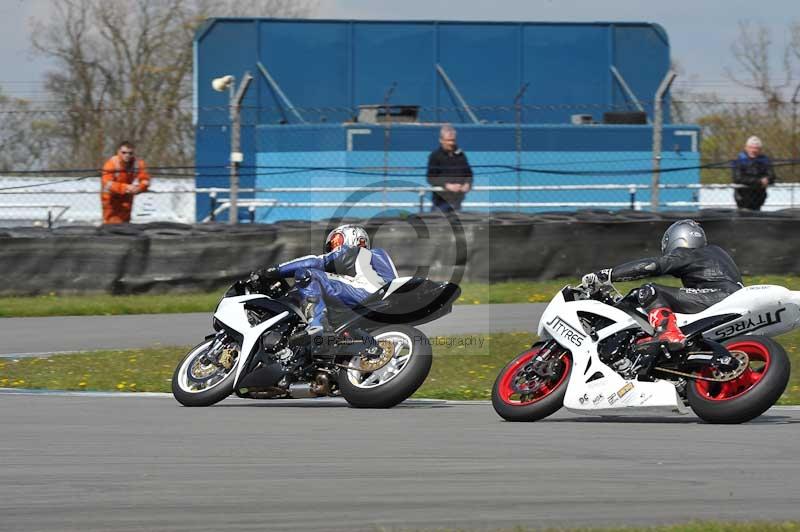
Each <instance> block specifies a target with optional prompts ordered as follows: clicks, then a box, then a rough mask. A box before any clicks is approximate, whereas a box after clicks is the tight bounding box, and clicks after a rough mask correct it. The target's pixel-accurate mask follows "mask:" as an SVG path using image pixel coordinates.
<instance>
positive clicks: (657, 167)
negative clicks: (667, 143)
mask: <svg viewBox="0 0 800 532" xmlns="http://www.w3.org/2000/svg"><path fill="white" fill-rule="evenodd" d="M676 76H677V74H676V73H675V71H674V70H672V69H670V70H669V72H667V75H666V76H664V79H663V80H661V84H660V85H659V86H658V90H657V91H656V98H655V107H654V109H653V183H652V185H651V187H650V209H651V210H653V211H657V210H658V204H659V187H660V186H661V135H662V133H663V131H662V130H663V128H664V111H663V109H662V106H663V105H662V104H663V102H662V100H663V99H664V94H666V92H667V91H668V90H669V87H670V85H672V82H673V81H675V77H676Z"/></svg>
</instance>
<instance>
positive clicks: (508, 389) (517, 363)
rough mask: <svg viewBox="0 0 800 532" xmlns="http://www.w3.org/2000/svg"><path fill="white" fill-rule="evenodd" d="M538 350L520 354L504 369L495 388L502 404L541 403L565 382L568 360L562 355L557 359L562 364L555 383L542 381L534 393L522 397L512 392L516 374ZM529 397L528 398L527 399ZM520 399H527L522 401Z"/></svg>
mask: <svg viewBox="0 0 800 532" xmlns="http://www.w3.org/2000/svg"><path fill="white" fill-rule="evenodd" d="M539 350H540V348H538V347H537V348H534V349H531V350H530V351H526V352H524V353H522V354H521V355H519V356H518V357H517V358H516V359H515V360H514V361H513V362H512V363H511V365H510V366H509V367H508V368H506V371H505V373H503V376H502V377H501V378H500V384H499V385H498V387H497V391H498V393H499V395H500V399H502V400H503V402H504V403H506V404H509V405H512V406H526V405H532V404H533V403H536V402H538V401H541V400H542V399H544V398H545V397H547V396H548V395H550V394H551V393H553V392H554V391H556V390H557V389H558V388H559V387H560V386H561V384H562V383H563V382H564V381H565V380H566V378H567V375H569V368H570V360H569V357H568V356H567V354H566V353H564V354H562V355H560V357H559V359H560V360H561V362H562V369H561V375H559V377H558V379H556V381H555V382H554V381H552V380H550V381H544V382H543V383H542V385H541V386H540V387H539V388H537V389H536V391H534V392H532V393H531V394H526V395H524V396H520V394H519V392H517V391H515V390H514V387H513V386H512V383H513V382H514V379H515V378H517V374H518V373H519V371H520V370H521V369H522V368H523V367H524V366H525V365H526V364H527V363H528V362H530V361H531V360H532V359H533V357H534V356H536V354H537V353H538V352H539ZM529 395H530V397H528V396H529ZM514 397H517V399H514ZM522 397H527V398H526V399H524V400H523V399H522Z"/></svg>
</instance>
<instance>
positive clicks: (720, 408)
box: [686, 336, 791, 424]
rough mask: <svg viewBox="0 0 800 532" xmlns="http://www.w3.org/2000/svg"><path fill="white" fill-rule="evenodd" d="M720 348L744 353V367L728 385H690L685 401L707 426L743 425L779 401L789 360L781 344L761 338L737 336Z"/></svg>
mask: <svg viewBox="0 0 800 532" xmlns="http://www.w3.org/2000/svg"><path fill="white" fill-rule="evenodd" d="M723 345H724V346H725V348H726V349H728V350H729V351H735V350H738V351H744V352H745V353H746V354H747V356H748V358H749V359H750V360H749V365H748V367H747V368H746V369H745V370H744V373H742V374H741V375H739V376H738V377H737V378H735V379H733V380H731V381H728V382H723V383H717V382H708V381H700V380H696V381H694V382H690V383H689V385H688V386H687V387H686V395H687V399H688V401H689V406H691V407H692V410H694V413H695V414H697V416H698V417H699V418H700V419H702V420H703V421H705V422H707V423H729V424H732V423H745V422H747V421H750V420H751V419H754V418H756V417H758V416H760V415H761V414H763V413H764V412H766V411H767V410H768V409H769V408H771V407H772V406H773V405H774V404H775V403H776V402H777V401H778V399H780V397H781V395H782V394H783V392H784V390H785V389H786V385H787V384H788V382H789V374H790V371H791V366H790V363H789V357H788V356H787V355H786V351H785V350H784V349H783V346H781V344H779V343H778V342H776V341H775V340H773V339H771V338H767V337H762V336H740V337H738V338H732V339H730V340H728V341H726V342H724V344H723Z"/></svg>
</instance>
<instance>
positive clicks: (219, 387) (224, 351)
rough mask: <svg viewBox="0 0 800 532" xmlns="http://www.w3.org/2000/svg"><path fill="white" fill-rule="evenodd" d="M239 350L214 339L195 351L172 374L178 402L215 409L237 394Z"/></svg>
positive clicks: (173, 391) (197, 347) (193, 349)
mask: <svg viewBox="0 0 800 532" xmlns="http://www.w3.org/2000/svg"><path fill="white" fill-rule="evenodd" d="M237 348H238V346H235V345H233V344H229V345H226V344H224V343H223V342H222V341H221V340H220V339H210V340H207V341H205V342H203V343H201V344H199V345H197V346H195V347H194V348H192V350H191V351H189V353H187V355H186V356H185V357H183V360H181V362H180V364H178V367H177V368H175V373H174V374H173V375H172V395H173V396H174V397H175V399H177V401H178V402H179V403H180V404H182V405H184V406H211V405H213V404H214V403H218V402H220V401H222V400H223V399H225V398H226V397H228V396H229V395H230V394H231V393H233V380H234V378H235V376H236V356H238V349H237ZM225 357H230V358H228V359H227V360H226V359H225Z"/></svg>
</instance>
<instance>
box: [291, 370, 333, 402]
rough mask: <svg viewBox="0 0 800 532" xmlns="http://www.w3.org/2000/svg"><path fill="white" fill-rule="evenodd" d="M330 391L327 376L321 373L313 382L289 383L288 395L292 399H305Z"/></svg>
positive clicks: (326, 393)
mask: <svg viewBox="0 0 800 532" xmlns="http://www.w3.org/2000/svg"><path fill="white" fill-rule="evenodd" d="M330 391H331V385H330V381H329V380H328V376H327V375H325V374H323V373H321V374H319V375H317V378H316V380H315V381H314V382H293V383H292V384H290V385H289V395H290V396H291V397H292V398H294V399H307V398H309V397H319V396H321V395H328V394H329V393H330Z"/></svg>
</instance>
